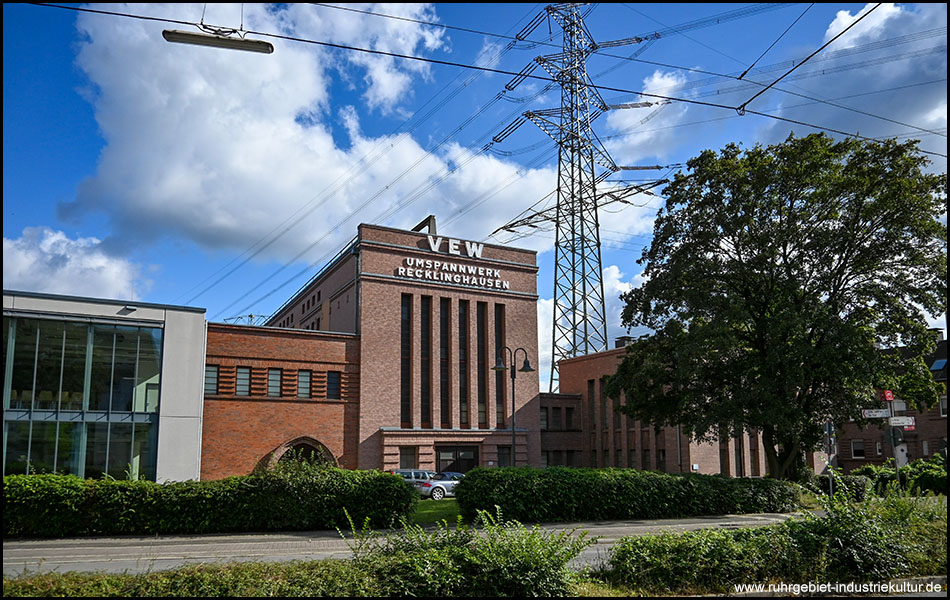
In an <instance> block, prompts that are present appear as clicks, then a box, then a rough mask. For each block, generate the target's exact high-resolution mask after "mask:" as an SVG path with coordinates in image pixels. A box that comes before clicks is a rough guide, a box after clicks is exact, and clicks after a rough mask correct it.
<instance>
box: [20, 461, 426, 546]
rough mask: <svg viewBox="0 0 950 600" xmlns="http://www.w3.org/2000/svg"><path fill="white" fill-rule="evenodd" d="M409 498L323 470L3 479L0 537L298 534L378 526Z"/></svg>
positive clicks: (385, 483) (395, 479)
mask: <svg viewBox="0 0 950 600" xmlns="http://www.w3.org/2000/svg"><path fill="white" fill-rule="evenodd" d="M417 501H418V495H417V494H416V493H415V492H414V491H413V490H412V489H410V488H409V487H408V486H406V484H405V483H404V482H403V480H402V478H401V477H399V476H396V475H391V474H388V473H382V472H378V471H350V470H345V469H337V468H332V467H323V468H320V469H313V470H311V471H309V472H297V473H281V472H269V473H264V474H260V475H248V476H239V477H229V478H227V479H220V480H215V481H184V482H174V483H165V484H158V483H153V482H150V481H120V480H109V479H101V480H91V479H90V480H82V479H79V478H78V477H75V476H72V475H8V476H6V477H4V478H3V531H4V535H6V536H24V537H64V536H83V535H152V534H173V533H177V534H196V533H226V532H249V531H301V530H313V529H336V528H338V527H339V528H343V527H346V526H347V519H346V513H345V512H344V508H345V509H346V510H347V511H348V512H349V514H350V516H351V517H352V518H353V520H354V522H357V523H362V522H363V520H364V519H366V518H369V520H370V524H371V526H373V527H388V526H391V525H392V524H393V523H396V522H398V521H399V520H400V518H402V517H406V518H408V516H409V515H411V514H412V512H413V510H414V508H415V503H416V502H417Z"/></svg>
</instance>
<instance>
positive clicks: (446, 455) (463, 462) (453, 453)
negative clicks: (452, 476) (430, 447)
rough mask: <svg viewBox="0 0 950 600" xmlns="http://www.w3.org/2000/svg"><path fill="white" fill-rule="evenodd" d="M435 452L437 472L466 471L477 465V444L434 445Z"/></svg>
mask: <svg viewBox="0 0 950 600" xmlns="http://www.w3.org/2000/svg"><path fill="white" fill-rule="evenodd" d="M435 454H436V463H435V464H436V469H438V471H439V472H444V471H455V472H458V473H467V472H469V471H470V470H472V469H474V468H475V467H477V466H478V446H436V448H435Z"/></svg>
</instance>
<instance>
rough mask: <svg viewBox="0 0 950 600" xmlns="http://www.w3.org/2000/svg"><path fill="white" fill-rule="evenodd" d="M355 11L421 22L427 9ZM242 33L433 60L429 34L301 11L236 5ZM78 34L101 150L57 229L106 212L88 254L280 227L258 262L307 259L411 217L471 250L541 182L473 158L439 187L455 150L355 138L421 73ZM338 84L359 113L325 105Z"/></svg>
mask: <svg viewBox="0 0 950 600" xmlns="http://www.w3.org/2000/svg"><path fill="white" fill-rule="evenodd" d="M222 6H223V5H214V8H215V10H218V11H221V10H223V8H221V7H222ZM148 8H149V10H148V12H149V14H152V15H158V16H165V17H170V18H176V19H182V20H195V21H197V20H198V18H199V15H200V6H192V5H148ZM129 10H131V11H132V12H141V11H142V9H141V8H138V10H137V11H136V10H134V9H129ZM210 10H211V8H210V7H209V11H210ZM367 10H371V11H375V12H383V13H387V14H396V15H399V16H404V17H408V18H413V19H418V20H426V21H433V20H435V19H436V17H435V15H434V13H433V9H432V8H431V7H429V6H428V5H402V4H386V5H381V6H379V7H369V8H368V9H367ZM224 18H225V17H223V16H219V17H218V18H216V19H214V20H212V19H211V18H210V14H209V16H208V17H207V18H206V20H207V21H208V22H215V24H223V23H221V20H222V19H224ZM236 18H237V17H235V20H236ZM244 22H245V27H246V28H249V29H255V30H259V31H281V32H285V33H287V34H288V35H295V36H299V37H304V38H308V39H321V40H327V41H330V42H341V43H342V42H343V41H345V42H346V43H347V44H348V45H352V46H358V47H367V48H373V49H378V50H382V51H387V52H395V53H399V54H419V53H424V52H432V51H434V50H439V49H445V48H446V47H447V41H446V40H445V39H443V37H442V33H440V32H441V31H442V30H441V29H437V28H432V27H424V26H421V25H419V24H415V23H409V22H406V21H398V20H394V19H386V18H380V17H375V16H369V15H361V14H359V13H354V12H349V11H341V10H332V9H328V8H320V7H315V6H311V5H284V6H282V7H281V8H279V9H273V8H267V7H266V6H264V5H245V15H244ZM78 23H79V25H78V26H79V28H80V30H81V32H82V34H83V36H84V39H85V41H84V42H83V43H82V44H81V45H80V50H79V54H78V58H77V64H78V65H79V67H80V68H81V69H82V70H83V71H84V72H85V73H86V75H87V76H88V78H89V80H90V82H91V85H92V86H93V88H92V89H91V90H90V91H89V97H90V99H91V102H92V103H93V106H94V108H95V115H96V119H97V121H98V123H99V126H100V128H101V132H102V135H103V137H104V139H105V142H106V144H105V147H104V148H103V150H102V152H101V156H100V159H99V164H98V167H97V171H96V173H95V174H94V175H93V176H91V177H89V178H87V179H86V180H85V181H83V182H82V184H81V185H80V186H79V189H78V193H77V197H76V199H75V200H74V201H72V202H66V203H62V204H61V205H60V207H59V214H60V216H61V217H62V218H63V219H65V220H66V221H67V222H71V223H79V222H81V221H82V220H83V219H86V218H88V217H89V216H90V215H95V214H100V213H102V214H105V215H107V216H108V218H109V219H110V226H111V234H110V235H109V236H108V237H106V238H105V239H104V240H103V244H104V245H105V246H106V247H108V248H109V249H110V251H112V252H116V253H119V252H129V251H131V249H132V248H135V249H142V248H144V247H145V246H147V245H149V244H151V243H154V242H155V241H157V240H159V239H160V238H163V237H170V238H179V239H185V240H190V241H193V242H195V243H196V244H197V245H198V246H199V247H201V248H203V249H205V250H209V251H210V250H218V249H228V250H236V251H244V250H246V249H247V248H249V247H250V246H251V245H252V244H254V243H255V242H257V241H258V240H260V239H262V238H264V237H265V236H268V235H269V234H271V233H272V232H275V231H282V230H285V229H287V228H288V227H289V226H290V225H291V224H293V225H294V226H293V227H292V230H291V231H290V232H289V234H287V235H283V236H282V237H281V238H280V239H279V240H278V241H277V242H275V243H273V244H272V245H270V246H268V247H267V248H266V249H265V250H263V251H262V253H261V256H260V258H264V259H274V260H278V261H287V260H290V259H291V258H294V257H297V256H300V259H299V260H303V261H311V262H320V259H321V257H327V256H328V255H332V253H334V252H335V251H336V250H337V249H339V247H340V246H341V245H342V244H343V243H345V242H346V241H347V240H348V239H350V237H352V235H353V234H354V233H355V230H356V225H357V224H358V223H360V222H378V223H382V221H380V220H379V218H380V215H384V216H388V218H389V221H388V222H387V223H386V224H390V225H393V226H403V225H409V226H411V225H415V224H416V223H417V222H418V221H419V219H420V218H421V216H424V215H426V214H436V215H437V216H439V218H440V221H444V220H446V219H448V218H451V217H452V216H454V215H456V214H458V212H459V211H463V210H466V211H467V212H466V213H465V218H464V219H459V221H458V224H457V227H458V228H459V231H455V230H453V232H452V233H453V234H454V235H459V236H460V237H461V236H468V237H472V238H481V237H484V236H485V235H486V233H487V231H491V229H494V227H497V226H499V225H502V224H503V223H505V222H506V221H507V220H508V219H509V218H511V217H512V216H514V215H513V214H512V213H513V209H512V207H513V206H525V205H527V204H530V203H531V202H532V201H534V200H535V199H537V198H539V197H541V196H543V195H544V193H546V192H547V191H549V187H550V186H552V185H553V182H554V181H555V177H554V175H553V174H552V173H551V172H540V171H532V170H526V171H524V172H523V173H522V174H521V175H517V173H518V169H519V167H518V166H516V165H514V164H513V163H505V162H503V161H501V160H497V159H495V158H493V157H484V156H482V157H478V158H476V159H474V160H473V161H471V164H469V165H468V166H466V167H465V168H463V169H460V170H459V171H458V172H457V173H454V174H453V175H451V176H449V177H447V178H445V179H444V180H443V179H442V175H443V174H444V173H445V172H446V170H447V169H448V168H449V167H450V166H451V165H453V164H458V163H459V162H460V161H461V157H462V154H463V153H464V152H468V151H467V150H465V149H461V148H458V147H445V148H441V149H438V150H436V151H435V152H430V151H427V149H426V148H424V147H423V146H422V145H421V144H420V143H419V142H417V141H416V140H415V139H414V138H413V137H411V136H410V135H408V134H400V135H391V136H390V135H382V136H375V137H374V135H373V134H367V133H366V132H365V131H364V132H361V129H360V119H361V117H365V111H366V110H379V111H381V112H386V111H389V110H394V109H396V108H397V107H398V105H399V104H400V103H404V102H406V101H407V100H409V99H411V97H412V85H411V84H412V82H413V81H416V80H418V78H425V77H427V76H428V65H425V64H424V63H420V62H417V61H393V60H392V59H391V58H388V57H382V56H376V55H366V54H362V55H361V54H360V53H356V52H331V51H329V50H327V49H324V48H322V47H319V46H311V45H307V44H301V43H293V42H286V41H280V40H273V41H274V43H275V46H276V48H275V52H274V53H273V54H271V55H255V54H249V53H242V52H234V51H228V50H220V49H213V48H201V47H195V46H183V45H177V44H168V43H166V42H165V41H164V40H162V38H161V29H162V27H161V25H160V24H155V23H151V22H146V21H141V22H140V21H134V20H128V21H121V22H119V25H117V21H115V20H110V19H102V18H97V16H95V15H81V16H80V17H79V20H78ZM236 24H237V23H234V25H236ZM143 65H147V68H146V67H143ZM353 65H356V66H357V67H358V68H356V69H354V68H353ZM347 72H351V73H352V72H355V73H357V76H356V78H355V79H353V80H350V81H349V82H348V83H349V84H350V85H352V86H354V87H355V88H358V91H359V90H362V91H361V92H360V93H362V95H363V99H364V100H365V103H359V104H353V103H352V102H350V103H348V104H346V105H344V106H340V107H337V106H333V104H334V102H336V101H337V100H336V96H334V97H333V98H332V99H331V95H330V92H329V89H330V87H331V86H332V85H333V84H334V83H333V81H334V78H335V77H340V76H341V75H343V74H345V73H347ZM359 74H362V76H363V80H362V81H360V80H359ZM345 83H346V82H345ZM348 100H353V98H349V99H348ZM367 107H369V108H367ZM361 111H362V112H361ZM338 134H339V135H338ZM337 139H344V140H345V143H338V142H337V141H336V140H337ZM344 146H345V147H344ZM506 184H507V187H505V188H504V190H501V191H498V190H497V189H496V186H501V185H506ZM493 192H497V193H493ZM483 197H487V198H486V199H485V201H484V202H481V203H480V204H479V205H478V206H477V207H476V208H474V209H472V210H468V208H469V205H470V203H471V202H474V201H477V200H478V199H480V198H483ZM400 207H403V208H402V210H399V211H398V212H397V209H399V208H400ZM486 230H487V231H486Z"/></svg>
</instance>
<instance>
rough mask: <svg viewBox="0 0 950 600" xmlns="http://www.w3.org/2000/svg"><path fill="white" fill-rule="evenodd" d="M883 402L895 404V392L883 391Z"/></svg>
mask: <svg viewBox="0 0 950 600" xmlns="http://www.w3.org/2000/svg"><path fill="white" fill-rule="evenodd" d="M881 400H883V401H884V402H893V401H894V392H892V391H891V390H881Z"/></svg>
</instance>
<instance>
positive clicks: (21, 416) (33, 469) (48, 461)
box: [3, 316, 163, 480]
mask: <svg viewBox="0 0 950 600" xmlns="http://www.w3.org/2000/svg"><path fill="white" fill-rule="evenodd" d="M162 333H163V332H162V329H161V328H159V327H142V326H129V325H120V324H106V323H90V322H77V321H69V320H65V319H55V318H51V319H44V318H29V317H7V316H4V318H3V368H4V378H3V382H4V385H3V406H4V431H3V442H4V444H3V445H4V448H3V474H4V475H10V474H19V473H63V474H67V473H68V474H73V475H78V476H79V477H87V478H98V477H100V476H102V475H103V474H108V475H110V476H112V477H115V478H117V479H125V478H127V477H133V478H136V479H138V478H140V477H144V478H146V479H151V480H154V479H155V464H156V451H157V444H156V442H157V434H158V411H159V405H160V390H161V363H162Z"/></svg>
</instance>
